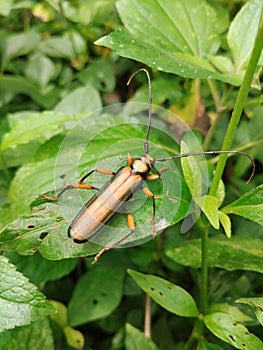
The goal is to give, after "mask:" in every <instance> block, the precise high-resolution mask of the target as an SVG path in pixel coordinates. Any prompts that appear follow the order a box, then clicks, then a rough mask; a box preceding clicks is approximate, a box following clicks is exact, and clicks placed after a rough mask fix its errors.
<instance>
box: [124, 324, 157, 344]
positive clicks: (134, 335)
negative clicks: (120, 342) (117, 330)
mask: <svg viewBox="0 0 263 350" xmlns="http://www.w3.org/2000/svg"><path fill="white" fill-rule="evenodd" d="M125 349H126V350H141V349H143V350H158V347H157V346H156V345H155V344H154V342H153V341H152V340H151V339H149V338H146V336H145V335H144V333H143V332H141V331H139V330H138V329H137V328H135V327H133V326H132V325H130V324H129V323H127V324H126V325H125Z"/></svg>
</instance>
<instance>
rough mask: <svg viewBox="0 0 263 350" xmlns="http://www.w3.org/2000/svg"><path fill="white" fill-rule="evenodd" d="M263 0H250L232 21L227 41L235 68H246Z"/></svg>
mask: <svg viewBox="0 0 263 350" xmlns="http://www.w3.org/2000/svg"><path fill="white" fill-rule="evenodd" d="M262 8H263V3H262V1H261V0H250V1H248V2H247V3H246V4H245V5H244V6H243V7H242V8H241V10H240V11H239V13H238V14H237V15H236V17H235V18H234V20H233V21H232V23H231V25H230V28H229V31H228V35H227V42H228V45H229V47H230V50H231V53H232V56H233V59H234V64H235V70H236V71H238V70H241V69H244V68H245V65H246V64H247V63H248V60H249V58H250V55H251V51H252V48H253V45H254V41H255V37H256V34H257V29H258V25H259V22H260V17H261V13H262Z"/></svg>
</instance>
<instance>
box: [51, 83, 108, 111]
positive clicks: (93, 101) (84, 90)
mask: <svg viewBox="0 0 263 350" xmlns="http://www.w3.org/2000/svg"><path fill="white" fill-rule="evenodd" d="M101 107H102V102H101V98H100V94H99V93H98V91H97V90H96V89H94V88H93V87H92V86H91V85H86V86H84V87H80V88H77V89H76V90H74V91H72V92H71V93H70V94H69V95H67V96H66V97H65V98H64V99H63V100H62V101H60V102H59V104H58V105H57V106H56V107H55V111H56V112H64V113H66V114H67V115H69V116H73V115H76V114H78V113H88V112H94V111H97V110H98V109H101Z"/></svg>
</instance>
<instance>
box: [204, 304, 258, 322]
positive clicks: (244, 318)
mask: <svg viewBox="0 0 263 350" xmlns="http://www.w3.org/2000/svg"><path fill="white" fill-rule="evenodd" d="M217 312H221V313H224V314H227V315H230V316H231V317H233V318H234V319H235V320H236V321H238V322H240V323H245V322H249V321H252V318H251V317H250V316H248V315H247V314H245V313H244V312H242V311H241V310H240V309H239V308H238V307H237V306H232V305H229V304H227V303H220V304H213V305H211V306H210V307H209V308H208V312H207V313H208V314H213V313H217Z"/></svg>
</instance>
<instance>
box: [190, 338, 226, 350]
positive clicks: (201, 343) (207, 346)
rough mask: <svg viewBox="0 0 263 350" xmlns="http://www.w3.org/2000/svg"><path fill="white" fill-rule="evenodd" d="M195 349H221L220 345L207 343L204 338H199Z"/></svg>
mask: <svg viewBox="0 0 263 350" xmlns="http://www.w3.org/2000/svg"><path fill="white" fill-rule="evenodd" d="M196 350H223V348H221V347H220V346H218V345H216V344H212V343H208V342H207V341H206V340H199V342H198V345H197V349H196Z"/></svg>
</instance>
